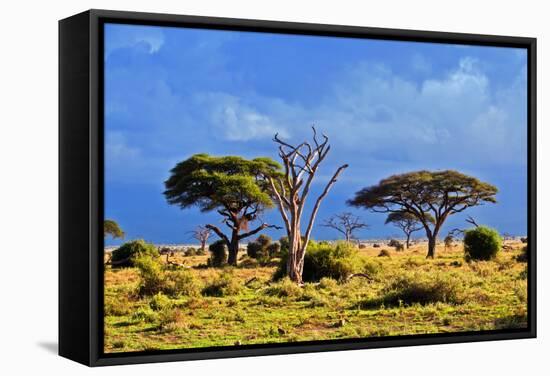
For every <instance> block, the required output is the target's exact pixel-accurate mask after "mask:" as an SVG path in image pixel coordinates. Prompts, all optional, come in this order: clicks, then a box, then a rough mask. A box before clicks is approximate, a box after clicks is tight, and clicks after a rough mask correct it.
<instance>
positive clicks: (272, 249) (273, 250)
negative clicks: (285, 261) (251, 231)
mask: <svg viewBox="0 0 550 376" xmlns="http://www.w3.org/2000/svg"><path fill="white" fill-rule="evenodd" d="M267 253H268V254H269V257H278V256H280V254H281V245H280V244H279V243H271V244H270V245H268V246H267Z"/></svg>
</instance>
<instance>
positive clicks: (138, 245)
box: [111, 239, 159, 267]
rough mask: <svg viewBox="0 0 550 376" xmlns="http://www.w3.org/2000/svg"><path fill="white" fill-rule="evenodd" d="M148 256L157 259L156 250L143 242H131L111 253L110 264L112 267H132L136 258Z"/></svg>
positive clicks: (157, 253)
mask: <svg viewBox="0 0 550 376" xmlns="http://www.w3.org/2000/svg"><path fill="white" fill-rule="evenodd" d="M143 255H148V256H152V257H158V256H159V252H158V250H157V248H156V247H155V246H154V245H153V244H150V243H146V242H145V241H144V240H141V239H139V240H133V241H131V242H127V243H124V244H123V245H121V246H120V247H119V248H117V249H115V250H114V251H113V253H112V257H111V262H112V263H113V266H114V267H121V266H132V265H133V264H134V260H135V258H136V257H139V256H143Z"/></svg>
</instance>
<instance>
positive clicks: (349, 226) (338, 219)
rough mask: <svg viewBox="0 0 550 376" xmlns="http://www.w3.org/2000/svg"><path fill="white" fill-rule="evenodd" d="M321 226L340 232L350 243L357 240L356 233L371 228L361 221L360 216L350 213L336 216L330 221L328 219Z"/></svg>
mask: <svg viewBox="0 0 550 376" xmlns="http://www.w3.org/2000/svg"><path fill="white" fill-rule="evenodd" d="M321 226H324V227H329V228H332V229H334V230H336V231H338V232H340V233H341V234H343V235H344V239H345V240H346V242H348V243H349V242H351V241H352V240H353V239H356V238H355V236H354V233H355V232H356V231H357V230H360V229H363V228H368V227H369V225H367V224H366V223H365V222H363V221H361V219H360V218H359V217H358V216H356V215H353V214H352V213H349V212H345V213H340V214H334V215H333V216H332V217H330V218H329V219H326V220H325V221H324V222H323V223H322V224H321Z"/></svg>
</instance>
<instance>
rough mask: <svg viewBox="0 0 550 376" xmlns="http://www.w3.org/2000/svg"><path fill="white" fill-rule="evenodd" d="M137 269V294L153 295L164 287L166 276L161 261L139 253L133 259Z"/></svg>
mask: <svg viewBox="0 0 550 376" xmlns="http://www.w3.org/2000/svg"><path fill="white" fill-rule="evenodd" d="M134 264H135V266H136V267H137V268H138V270H139V276H140V282H139V294H140V295H155V294H157V293H159V292H161V291H162V290H163V289H164V288H165V287H166V283H165V282H166V278H165V276H164V272H163V270H162V263H161V262H160V261H159V260H158V259H157V258H153V257H151V256H149V255H141V256H139V257H137V258H135V259H134Z"/></svg>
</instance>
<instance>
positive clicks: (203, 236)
mask: <svg viewBox="0 0 550 376" xmlns="http://www.w3.org/2000/svg"><path fill="white" fill-rule="evenodd" d="M190 232H191V234H193V238H194V239H196V240H198V241H199V242H200V244H201V251H202V253H205V252H206V243H207V242H208V238H209V237H210V235H211V234H212V230H211V229H209V228H207V227H206V226H197V227H196V228H195V229H194V230H193V231H190Z"/></svg>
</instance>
